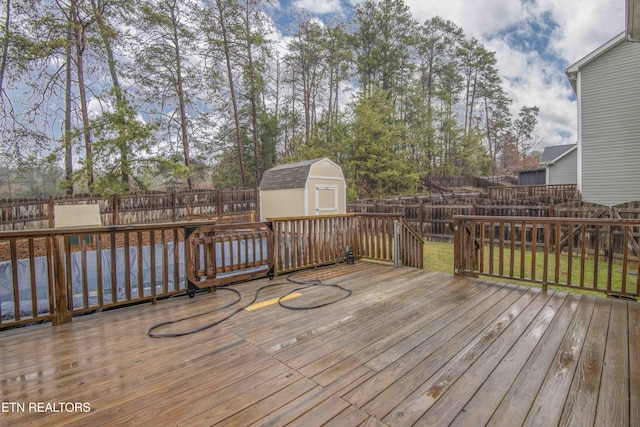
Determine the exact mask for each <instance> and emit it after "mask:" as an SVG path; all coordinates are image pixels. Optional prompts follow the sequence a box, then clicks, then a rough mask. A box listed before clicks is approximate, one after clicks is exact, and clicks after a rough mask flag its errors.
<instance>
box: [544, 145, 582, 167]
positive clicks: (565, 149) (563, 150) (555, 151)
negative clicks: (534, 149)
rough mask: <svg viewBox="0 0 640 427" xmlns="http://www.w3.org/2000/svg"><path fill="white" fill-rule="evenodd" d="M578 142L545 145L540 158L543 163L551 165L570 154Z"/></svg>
mask: <svg viewBox="0 0 640 427" xmlns="http://www.w3.org/2000/svg"><path fill="white" fill-rule="evenodd" d="M577 147H578V144H567V145H554V146H552V147H544V151H543V152H542V157H541V158H540V164H541V165H550V164H553V163H555V162H557V161H558V160H560V159H561V158H562V157H564V156H566V155H567V154H569V153H570V152H571V151H573V150H574V149H576V148H577Z"/></svg>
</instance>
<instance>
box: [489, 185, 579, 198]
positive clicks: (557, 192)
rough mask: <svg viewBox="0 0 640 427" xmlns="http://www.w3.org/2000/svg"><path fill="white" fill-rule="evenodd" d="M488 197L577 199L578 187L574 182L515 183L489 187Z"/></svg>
mask: <svg viewBox="0 0 640 427" xmlns="http://www.w3.org/2000/svg"><path fill="white" fill-rule="evenodd" d="M487 192H488V194H487V195H488V197H489V199H491V200H503V201H504V200H513V199H532V198H541V197H545V198H548V199H555V200H558V201H568V200H577V199H579V194H580V193H578V187H577V186H576V185H575V184H555V185H517V186H513V187H489V188H488V189H487Z"/></svg>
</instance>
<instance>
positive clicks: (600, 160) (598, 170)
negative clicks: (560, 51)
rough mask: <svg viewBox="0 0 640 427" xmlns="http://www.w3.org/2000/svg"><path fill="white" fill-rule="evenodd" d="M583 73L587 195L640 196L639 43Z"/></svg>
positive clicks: (614, 199) (598, 199)
mask: <svg viewBox="0 0 640 427" xmlns="http://www.w3.org/2000/svg"><path fill="white" fill-rule="evenodd" d="M580 73H581V76H580V79H581V90H580V93H581V98H582V99H581V100H580V102H581V114H582V119H581V123H582V135H581V144H582V147H581V148H582V200H584V201H587V202H594V203H601V204H604V205H610V206H611V205H617V204H619V203H624V202H629V201H637V200H640V44H634V43H622V44H619V45H617V46H615V47H613V48H612V49H611V50H609V51H608V52H606V53H604V54H603V55H602V56H600V57H598V58H596V59H595V60H594V61H592V62H590V63H589V64H586V65H585V66H584V67H583V68H582V69H581V70H580Z"/></svg>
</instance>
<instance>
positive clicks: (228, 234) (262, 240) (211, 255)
mask: <svg viewBox="0 0 640 427" xmlns="http://www.w3.org/2000/svg"><path fill="white" fill-rule="evenodd" d="M187 235H188V236H187V237H188V239H187V243H188V244H187V246H186V250H187V255H186V260H187V270H188V272H187V275H188V280H189V281H190V282H191V283H192V284H194V285H195V286H196V287H198V288H203V287H212V286H216V285H219V284H223V283H230V282H236V281H242V280H248V279H250V278H253V277H258V276H265V275H267V274H269V273H270V272H271V268H272V266H273V258H272V257H273V251H272V250H270V249H269V248H270V247H272V246H273V241H272V236H273V233H271V231H270V230H269V228H268V227H267V226H266V224H265V223H261V222H258V223H256V222H253V223H241V224H220V225H211V226H201V227H187ZM192 291H193V289H190V290H189V292H192Z"/></svg>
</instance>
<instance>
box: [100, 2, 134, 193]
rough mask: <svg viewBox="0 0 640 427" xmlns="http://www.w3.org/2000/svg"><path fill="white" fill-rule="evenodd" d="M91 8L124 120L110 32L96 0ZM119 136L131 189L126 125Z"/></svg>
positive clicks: (123, 174) (123, 169)
mask: <svg viewBox="0 0 640 427" xmlns="http://www.w3.org/2000/svg"><path fill="white" fill-rule="evenodd" d="M91 6H92V8H93V14H94V16H95V18H96V23H97V24H98V29H99V31H100V38H101V39H102V43H103V44H104V49H105V53H106V54H107V66H108V68H109V75H110V76H111V84H112V85H113V92H114V95H115V98H116V111H117V112H118V117H121V118H122V120H124V118H125V111H124V109H125V100H124V93H123V91H122V88H121V87H120V82H119V81H118V73H117V71H116V61H115V59H114V56H113V49H112V48H111V41H110V39H109V35H108V34H109V30H108V28H107V25H106V23H105V22H104V17H103V15H102V11H101V10H100V8H99V7H98V5H97V3H96V0H91ZM118 136H119V138H120V144H119V145H120V146H119V147H118V148H119V149H120V171H121V177H122V178H121V179H122V182H123V183H124V184H126V185H127V188H128V187H129V171H130V165H129V146H128V145H127V143H126V141H125V130H124V123H119V124H118Z"/></svg>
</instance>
